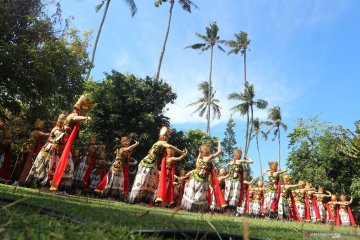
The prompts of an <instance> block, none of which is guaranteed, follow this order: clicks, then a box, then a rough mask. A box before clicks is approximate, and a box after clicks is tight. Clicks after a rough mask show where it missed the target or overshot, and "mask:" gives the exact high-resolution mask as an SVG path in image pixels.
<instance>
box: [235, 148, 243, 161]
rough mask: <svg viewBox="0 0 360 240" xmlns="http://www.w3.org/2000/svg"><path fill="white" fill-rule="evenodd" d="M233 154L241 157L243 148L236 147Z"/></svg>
mask: <svg viewBox="0 0 360 240" xmlns="http://www.w3.org/2000/svg"><path fill="white" fill-rule="evenodd" d="M233 154H234V158H238V159H241V156H242V150H241V148H238V149H234V150H233Z"/></svg>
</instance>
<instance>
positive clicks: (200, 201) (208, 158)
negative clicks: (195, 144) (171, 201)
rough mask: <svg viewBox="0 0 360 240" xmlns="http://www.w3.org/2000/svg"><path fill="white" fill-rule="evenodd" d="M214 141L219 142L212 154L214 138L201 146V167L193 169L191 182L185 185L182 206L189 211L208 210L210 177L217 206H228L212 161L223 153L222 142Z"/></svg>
mask: <svg viewBox="0 0 360 240" xmlns="http://www.w3.org/2000/svg"><path fill="white" fill-rule="evenodd" d="M214 143H215V144H217V151H216V152H215V153H214V154H211V150H212V146H213V142H212V140H210V139H209V140H206V141H204V142H203V143H202V145H201V146H200V151H201V155H200V158H199V162H198V164H199V167H198V168H196V169H195V170H194V171H193V173H192V176H191V179H190V181H189V184H188V185H187V186H186V187H185V191H184V196H183V199H182V202H181V206H182V208H183V209H185V210H187V211H202V212H205V211H207V210H208V207H209V204H210V203H211V199H210V198H209V197H208V196H211V195H210V192H209V191H210V189H209V179H211V185H212V188H213V190H214V195H215V201H216V206H220V207H225V206H226V202H225V199H224V197H223V195H222V193H221V190H220V186H219V183H218V180H217V178H216V173H215V170H214V167H213V163H212V161H213V159H215V158H216V157H217V156H219V155H220V153H221V144H220V142H218V141H217V142H214Z"/></svg>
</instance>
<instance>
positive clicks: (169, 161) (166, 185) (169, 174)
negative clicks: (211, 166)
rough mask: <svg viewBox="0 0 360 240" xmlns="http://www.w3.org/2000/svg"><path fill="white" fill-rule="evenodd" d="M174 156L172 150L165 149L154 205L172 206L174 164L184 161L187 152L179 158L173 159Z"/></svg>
mask: <svg viewBox="0 0 360 240" xmlns="http://www.w3.org/2000/svg"><path fill="white" fill-rule="evenodd" d="M174 154H175V151H174V149H172V148H166V158H165V159H163V160H162V163H161V173H160V182H159V186H158V189H157V190H156V193H155V196H156V200H155V202H156V203H161V204H164V205H173V204H174V201H175V200H174V180H175V162H176V161H180V160H182V159H184V157H185V156H186V154H187V150H186V149H185V153H184V154H182V155H181V156H180V157H174ZM164 170H165V171H164Z"/></svg>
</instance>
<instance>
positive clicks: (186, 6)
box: [155, 0, 198, 79]
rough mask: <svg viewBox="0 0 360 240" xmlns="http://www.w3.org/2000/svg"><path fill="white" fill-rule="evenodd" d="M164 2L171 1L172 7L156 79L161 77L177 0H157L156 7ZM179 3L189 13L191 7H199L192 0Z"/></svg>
mask: <svg viewBox="0 0 360 240" xmlns="http://www.w3.org/2000/svg"><path fill="white" fill-rule="evenodd" d="M163 2H169V3H170V9H169V17H168V25H167V29H166V34H165V39H164V43H163V46H162V50H161V54H160V59H159V64H158V68H157V72H156V79H159V76H160V69H161V64H162V60H163V57H164V53H165V48H166V42H167V39H168V36H169V32H170V24H171V18H172V12H173V8H174V3H175V0H169V1H168V0H155V7H159V6H160V5H162V3H163ZM178 3H179V4H180V5H181V7H182V9H183V10H184V11H186V12H188V13H191V7H193V8H197V9H198V6H196V5H195V4H194V3H193V2H192V1H190V0H179V1H178Z"/></svg>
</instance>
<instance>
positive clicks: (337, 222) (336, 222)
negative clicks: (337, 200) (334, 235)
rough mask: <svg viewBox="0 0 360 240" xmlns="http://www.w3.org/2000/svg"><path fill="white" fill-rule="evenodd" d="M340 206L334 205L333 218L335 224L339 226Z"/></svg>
mask: <svg viewBox="0 0 360 240" xmlns="http://www.w3.org/2000/svg"><path fill="white" fill-rule="evenodd" d="M339 211H340V207H339V206H336V220H335V224H336V226H340V225H341V219H340V213H339Z"/></svg>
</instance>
